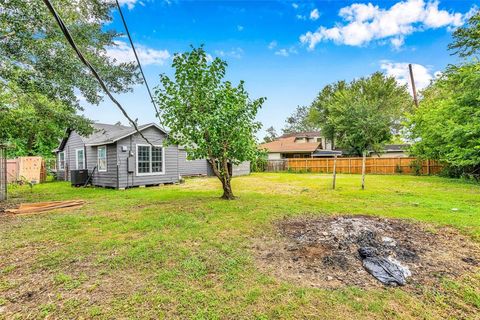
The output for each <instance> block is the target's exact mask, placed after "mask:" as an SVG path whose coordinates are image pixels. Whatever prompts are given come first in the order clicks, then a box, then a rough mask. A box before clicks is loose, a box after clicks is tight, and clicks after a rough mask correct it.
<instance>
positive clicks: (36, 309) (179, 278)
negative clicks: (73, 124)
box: [0, 173, 480, 320]
mask: <svg viewBox="0 0 480 320" xmlns="http://www.w3.org/2000/svg"><path fill="white" fill-rule="evenodd" d="M337 179H338V180H337V181H338V187H337V188H336V190H331V174H315V175H311V174H286V173H285V174H284V173H280V174H279V173H262V174H252V175H250V176H244V177H239V178H236V179H234V180H233V182H232V183H233V186H234V188H235V190H236V193H237V195H238V196H239V199H238V200H237V201H234V202H226V201H221V200H219V199H215V196H216V195H217V194H218V184H219V183H218V181H216V179H213V178H205V179H187V181H186V183H185V184H182V185H171V186H165V187H161V188H132V189H128V190H125V191H118V190H111V189H105V188H87V189H82V188H72V187H71V186H70V184H69V183H67V182H53V183H44V184H39V185H37V186H35V188H34V190H33V193H31V192H30V190H29V188H28V187H27V186H22V187H18V188H16V189H11V190H9V192H11V194H10V199H12V201H14V202H15V203H16V202H37V201H51V200H72V199H88V201H89V205H88V206H84V207H82V208H79V209H75V210H74V211H64V212H62V211H60V212H56V213H50V214H49V213H45V214H40V215H34V216H33V215H29V216H19V217H16V218H15V219H7V218H3V219H2V223H1V224H0V237H1V241H0V261H2V263H1V265H2V267H3V268H4V270H3V272H0V292H2V295H1V296H2V297H12V296H14V297H16V296H18V295H19V294H22V293H24V292H28V291H31V290H32V288H31V287H27V286H23V285H22V286H19V285H18V284H19V283H31V284H33V285H36V287H35V288H41V286H43V284H45V283H48V284H49V287H48V288H49V291H48V292H49V295H50V296H51V297H52V298H51V299H50V300H51V301H50V300H48V301H47V300H46V299H45V297H44V296H42V295H41V294H35V295H33V296H32V297H31V300H30V301H29V302H28V303H25V300H23V299H6V301H2V300H1V299H0V305H1V304H4V306H5V308H4V313H3V314H2V316H4V318H7V319H9V318H14V317H17V318H20V319H22V318H32V319H37V318H42V316H43V315H42V305H44V304H45V303H46V302H51V303H53V304H54V305H55V306H56V308H52V310H51V314H50V315H49V316H50V318H52V319H57V318H69V319H76V318H84V319H90V318H92V317H93V314H98V313H99V312H98V310H101V316H100V317H101V318H105V319H119V318H146V317H148V318H155V319H156V318H166V319H190V318H193V315H194V314H196V313H198V312H200V311H204V312H216V313H217V316H218V318H221V319H225V318H226V319H230V318H233V317H234V318H238V319H250V318H260V317H259V316H257V315H261V314H264V315H265V316H263V318H265V319H308V318H312V314H314V315H315V317H317V318H320V319H338V318H341V319H346V320H352V319H355V320H358V319H385V318H397V319H416V318H418V316H419V315H423V314H424V313H425V310H428V312H429V315H428V317H429V318H430V319H448V318H455V319H475V318H476V317H477V316H476V315H477V314H478V288H480V275H479V274H478V272H476V271H475V270H472V271H471V272H470V273H468V272H467V273H466V274H464V275H462V276H460V277H453V278H452V277H449V276H448V275H446V276H445V277H447V278H449V280H448V281H449V284H448V285H444V284H443V281H441V282H439V283H437V284H436V285H433V286H432V285H431V284H427V285H418V286H417V285H416V284H415V283H414V284H412V287H413V286H415V287H414V288H415V290H403V289H399V288H387V289H383V288H379V289H365V290H364V289H359V288H353V289H352V288H350V287H349V288H338V289H328V290H327V289H319V288H311V287H309V286H308V285H305V284H303V283H299V282H298V281H297V280H296V279H294V280H291V281H287V280H284V279H283V278H281V279H279V278H278V277H276V276H275V275H276V273H275V272H272V273H269V272H265V271H264V270H263V269H261V268H259V267H258V264H257V262H258V260H257V256H256V255H255V248H254V247H252V246H255V245H256V244H257V242H261V245H262V246H263V245H268V243H269V242H268V241H264V240H265V239H267V240H268V239H272V241H275V239H278V228H277V227H276V226H277V225H276V222H278V221H279V220H282V219H285V218H292V217H297V218H301V217H304V216H305V215H307V216H308V217H325V216H329V215H334V216H340V215H344V214H345V215H352V214H360V215H371V216H380V217H389V218H397V219H408V220H409V222H411V223H414V222H416V221H417V222H418V221H420V222H421V223H422V227H425V228H426V229H427V230H429V231H431V232H436V231H437V227H439V228H440V229H438V231H440V232H441V231H442V230H443V229H442V226H448V227H449V228H450V229H452V228H454V229H457V230H458V232H461V233H462V237H464V238H465V239H466V240H467V239H469V238H473V239H474V240H475V241H476V242H477V244H478V241H480V219H478V216H479V215H480V197H479V196H478V192H479V186H478V185H474V184H471V183H465V182H463V181H461V180H454V179H444V178H440V177H414V176H406V175H403V176H399V175H396V176H395V175H370V176H369V178H368V179H369V181H370V184H369V188H368V189H367V190H364V191H363V192H362V191H361V190H359V182H360V176H359V175H350V174H339V175H338V176H337ZM452 208H458V209H459V211H456V212H454V211H452V210H451V209H452ZM39 230H40V231H41V232H39ZM449 234H452V232H450V231H449ZM72 239H74V241H73V240H72ZM19 244H21V245H22V248H19ZM39 244H41V245H39ZM32 248H34V249H35V255H34V256H32V258H29V259H19V258H18V257H19V254H20V249H22V250H27V249H30V251H31V250H32ZM262 248H263V247H262ZM30 251H29V252H30ZM25 254H26V253H25ZM274 254H275V252H274ZM158 256H160V257H163V258H162V259H160V258H157V257H158ZM12 265H14V266H15V269H14V270H12V271H9V272H5V269H6V268H7V267H8V266H12ZM472 268H473V267H472ZM39 270H41V271H42V272H39ZM475 272H476V273H475ZM83 273H85V274H86V276H87V277H88V278H87V277H84V276H82V274H83ZM60 274H64V275H69V276H71V279H65V280H67V281H64V282H63V281H62V280H61V277H60V278H58V277H56V275H60ZM205 274H206V275H205ZM55 278H57V281H56V282H54V281H55ZM85 279H87V280H85ZM59 280H60V281H59ZM451 281H453V282H454V283H451ZM116 283H122V285H121V286H119V285H115V284H116ZM77 284H79V286H78V287H76V286H77ZM106 285H108V287H105V286H106ZM69 288H75V289H69ZM105 288H108V294H106V293H105V292H106V291H105ZM70 290H74V292H71V291H70ZM73 294H74V297H75V298H76V299H78V301H82V304H80V305H73V306H72V305H69V303H68V302H69V300H70V299H71V298H72V295H73ZM475 294H476V295H475ZM92 295H96V297H99V298H98V299H97V300H95V302H94V304H93V305H92V299H91V297H92ZM112 297H117V298H112ZM192 301H193V302H195V303H192ZM362 305H363V306H364V307H363V308H361V309H359V308H358V307H359V306H362ZM283 306H289V308H288V309H286V308H282V307H283ZM459 306H461V307H460V308H459ZM95 307H96V308H98V310H96V309H94V308H95ZM159 315H160V316H159ZM428 317H427V318H428ZM207 318H208V317H207ZM477 318H478V317H477Z"/></svg>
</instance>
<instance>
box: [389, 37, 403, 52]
mask: <svg viewBox="0 0 480 320" xmlns="http://www.w3.org/2000/svg"><path fill="white" fill-rule="evenodd" d="M390 43H391V44H392V47H393V48H394V49H396V50H399V49H400V48H401V47H402V46H403V44H404V43H405V38H404V37H397V38H392V39H390Z"/></svg>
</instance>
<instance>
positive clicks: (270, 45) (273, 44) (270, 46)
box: [268, 40, 278, 50]
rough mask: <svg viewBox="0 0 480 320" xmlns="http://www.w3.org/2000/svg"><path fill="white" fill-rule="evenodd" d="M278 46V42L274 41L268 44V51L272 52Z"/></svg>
mask: <svg viewBox="0 0 480 320" xmlns="http://www.w3.org/2000/svg"><path fill="white" fill-rule="evenodd" d="M277 45H278V43H277V41H275V40H273V41H272V42H270V43H269V44H268V49H270V50H272V49H273V48H275V47H276V46H277Z"/></svg>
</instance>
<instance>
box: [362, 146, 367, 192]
mask: <svg viewBox="0 0 480 320" xmlns="http://www.w3.org/2000/svg"><path fill="white" fill-rule="evenodd" d="M366 161H367V152H366V151H363V158H362V190H365V162H366Z"/></svg>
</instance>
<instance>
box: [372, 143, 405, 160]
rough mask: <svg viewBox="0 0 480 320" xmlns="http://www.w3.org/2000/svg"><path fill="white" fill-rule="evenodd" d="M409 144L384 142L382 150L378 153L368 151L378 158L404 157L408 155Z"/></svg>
mask: <svg viewBox="0 0 480 320" xmlns="http://www.w3.org/2000/svg"><path fill="white" fill-rule="evenodd" d="M409 147H410V144H408V143H404V144H386V145H385V147H384V150H383V152H382V153H380V154H376V153H373V152H370V156H372V157H379V158H405V157H408V156H409V154H408V152H407V151H408V148H409Z"/></svg>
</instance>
